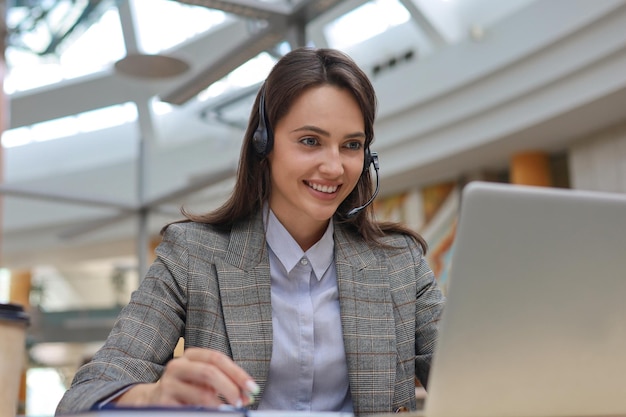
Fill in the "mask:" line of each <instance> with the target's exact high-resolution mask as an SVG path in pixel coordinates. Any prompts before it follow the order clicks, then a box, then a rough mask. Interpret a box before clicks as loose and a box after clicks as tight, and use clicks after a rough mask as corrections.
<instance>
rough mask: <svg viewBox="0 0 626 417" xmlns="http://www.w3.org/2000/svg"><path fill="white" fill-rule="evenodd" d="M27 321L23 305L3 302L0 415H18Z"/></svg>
mask: <svg viewBox="0 0 626 417" xmlns="http://www.w3.org/2000/svg"><path fill="white" fill-rule="evenodd" d="M28 324H29V316H28V314H27V313H26V312H25V311H24V308H23V307H22V306H21V305H18V304H2V303H0V376H1V377H2V381H1V382H0V417H15V415H16V414H17V404H18V395H19V388H20V380H21V376H22V372H23V367H24V357H25V348H26V328H27V327H28Z"/></svg>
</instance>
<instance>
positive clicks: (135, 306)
mask: <svg viewBox="0 0 626 417" xmlns="http://www.w3.org/2000/svg"><path fill="white" fill-rule="evenodd" d="M185 231H186V228H185V227H184V225H177V224H174V225H171V226H169V227H168V228H167V229H166V232H165V234H164V236H163V239H162V242H161V244H160V245H159V246H158V247H157V249H156V254H157V259H156V260H155V261H154V263H153V264H152V265H151V266H150V268H149V270H148V273H147V274H146V277H145V278H144V279H143V280H142V281H141V283H140V285H139V288H138V289H137V290H136V291H134V292H133V294H132V296H131V300H130V302H129V303H128V305H126V306H125V307H124V308H123V309H122V311H121V313H120V315H119V317H118V318H117V320H116V323H115V325H114V327H113V329H112V331H111V332H110V334H109V336H108V338H107V340H106V342H105V344H104V345H103V347H102V348H101V349H100V350H99V351H98V352H97V353H96V354H95V355H94V357H93V358H92V360H91V361H90V362H89V363H87V364H86V365H84V366H82V367H81V368H80V369H79V370H78V372H77V373H76V375H75V377H74V379H73V381H72V384H71V386H70V388H69V389H68V390H67V391H66V393H65V395H64V396H63V398H62V399H61V401H60V403H59V405H58V407H57V410H56V414H57V415H60V414H70V413H77V412H81V411H85V410H89V409H91V408H92V407H93V406H94V405H96V404H97V403H99V402H100V401H103V400H105V399H107V398H109V397H110V396H111V395H113V394H115V393H116V392H119V391H120V390H122V389H124V388H125V387H128V386H129V385H132V384H136V383H141V382H154V381H157V380H158V379H159V378H160V376H161V373H162V372H163V369H164V366H165V364H166V363H167V362H168V361H169V360H170V359H171V358H172V355H173V352H174V348H175V346H176V344H177V343H178V340H179V338H180V337H181V336H182V335H183V333H184V327H185V314H186V313H185V306H186V304H187V278H188V273H187V271H188V262H189V256H188V252H189V250H188V247H187V244H186V242H187V239H186V236H185V234H186V233H185Z"/></svg>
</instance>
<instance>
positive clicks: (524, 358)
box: [423, 182, 626, 417]
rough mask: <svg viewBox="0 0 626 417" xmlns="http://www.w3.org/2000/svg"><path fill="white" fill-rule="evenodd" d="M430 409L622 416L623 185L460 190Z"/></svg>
mask: <svg viewBox="0 0 626 417" xmlns="http://www.w3.org/2000/svg"><path fill="white" fill-rule="evenodd" d="M452 250H453V252H452V257H451V265H450V278H449V287H448V293H447V295H448V301H447V304H446V309H445V311H444V314H443V316H442V320H441V330H440V338H439V339H438V344H437V346H436V349H435V355H434V358H433V364H432V368H431V374H430V379H429V385H428V396H427V398H426V401H425V405H424V410H423V414H425V415H426V417H553V416H609V415H626V194H611V193H600V192H587V191H579V190H567V189H555V188H547V187H533V186H520V185H510V184H500V183H485V182H473V183H469V184H468V185H466V186H465V187H464V189H463V192H462V197H461V208H460V214H459V223H458V228H457V235H456V238H455V243H454V246H453V249H452Z"/></svg>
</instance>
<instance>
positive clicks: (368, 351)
mask: <svg viewBox="0 0 626 417" xmlns="http://www.w3.org/2000/svg"><path fill="white" fill-rule="evenodd" d="M349 233H350V232H349V231H348V230H346V229H345V228H344V227H342V226H341V225H340V224H338V223H335V262H336V267H337V284H338V287H339V300H340V306H341V324H342V327H343V338H344V345H345V350H346V360H347V362H348V374H349V379H350V390H351V393H352V401H353V404H354V411H355V413H357V414H363V413H373V412H380V411H381V410H391V407H392V401H393V391H394V385H395V376H396V355H395V352H396V336H395V321H394V312H393V304H392V300H391V294H390V290H389V283H388V281H387V280H386V279H385V277H386V276H387V268H386V266H385V265H381V264H380V262H379V261H378V259H377V258H376V256H375V255H374V253H373V252H372V250H371V249H370V248H369V247H368V246H367V245H366V244H365V243H364V242H362V240H361V239H355V238H354V236H349ZM372 392H373V395H372Z"/></svg>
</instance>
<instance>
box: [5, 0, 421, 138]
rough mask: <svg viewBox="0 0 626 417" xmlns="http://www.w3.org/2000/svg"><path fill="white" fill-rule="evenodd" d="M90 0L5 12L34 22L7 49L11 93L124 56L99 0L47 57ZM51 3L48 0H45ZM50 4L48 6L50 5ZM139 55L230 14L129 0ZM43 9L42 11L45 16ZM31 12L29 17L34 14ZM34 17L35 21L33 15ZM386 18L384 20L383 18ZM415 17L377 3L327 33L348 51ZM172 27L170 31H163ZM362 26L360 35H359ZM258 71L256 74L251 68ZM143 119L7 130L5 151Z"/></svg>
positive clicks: (234, 82)
mask: <svg viewBox="0 0 626 417" xmlns="http://www.w3.org/2000/svg"><path fill="white" fill-rule="evenodd" d="M85 2H86V0H84V1H82V3H81V1H79V0H59V1H57V2H56V3H57V4H56V7H54V8H52V7H51V6H48V9H50V10H48V16H47V19H46V20H43V19H42V20H41V21H36V20H35V19H33V18H32V15H33V14H34V13H33V10H32V9H31V8H30V7H28V3H27V2H26V3H25V2H16V4H15V6H14V7H10V8H9V9H8V11H7V24H8V26H9V30H11V29H15V28H16V27H18V26H19V25H20V24H21V25H24V21H25V20H28V23H29V25H30V30H28V31H25V32H24V33H22V34H21V38H20V40H19V42H9V46H8V47H7V50H6V62H7V75H6V78H5V80H4V90H5V92H6V93H7V94H8V95H11V94H13V93H16V92H19V91H25V90H30V89H33V88H37V87H42V86H46V85H51V84H54V83H58V82H62V81H64V80H69V79H72V78H76V77H81V76H85V75H88V74H91V73H95V72H99V71H106V70H108V69H109V68H111V66H112V65H113V63H115V62H116V61H118V60H120V59H121V58H123V57H124V56H125V55H126V48H125V42H124V36H123V30H122V25H121V22H120V15H119V12H118V7H117V5H116V2H110V1H109V2H101V4H100V7H101V8H102V10H101V11H100V13H99V15H98V18H97V20H95V21H93V22H89V25H88V26H87V27H85V28H84V31H83V32H82V33H80V34H72V36H70V37H68V39H65V40H64V41H63V43H62V44H60V45H59V47H58V48H57V50H56V51H55V52H53V53H47V54H42V53H41V51H42V50H44V49H45V47H46V45H47V44H49V43H50V42H51V38H53V37H54V35H55V33H54V32H55V30H57V31H58V29H59V27H61V26H63V25H64V24H65V25H67V23H66V22H64V19H65V20H68V15H70V12H71V11H72V10H71V7H72V6H73V7H74V8H75V9H77V8H79V6H80V7H85ZM43 3H46V2H43ZM48 4H50V2H48ZM130 6H131V11H132V14H133V16H134V26H135V31H136V37H137V44H138V47H139V50H140V51H141V52H143V53H146V54H157V53H161V52H163V51H167V50H168V49H169V48H172V47H174V46H176V45H178V44H180V43H182V42H185V41H187V40H189V39H191V38H193V37H195V36H197V35H199V34H202V33H203V32H205V31H207V30H209V29H210V28H211V27H213V26H215V25H218V24H220V23H222V22H224V21H225V20H226V19H227V15H226V14H225V13H224V12H222V11H219V10H212V9H208V8H205V7H200V6H191V5H187V4H182V3H178V2H175V1H172V0H130ZM40 12H41V11H40ZM29 14H30V15H29ZM29 16H30V17H29ZM381 16H386V18H385V19H381ZM409 17H410V16H409V13H408V12H407V10H406V9H405V8H404V7H403V6H401V5H400V3H399V2H398V1H397V0H373V1H371V2H368V3H366V4H364V5H363V6H361V7H358V8H357V9H354V10H352V11H351V12H349V13H347V14H345V15H343V16H341V17H340V18H338V19H336V20H335V21H333V22H331V23H330V24H328V25H326V27H325V29H324V32H325V33H324V34H325V36H326V37H327V39H328V44H329V46H331V47H336V48H339V49H342V48H346V47H349V46H351V45H354V44H356V43H359V42H363V41H364V40H366V39H368V38H370V37H372V36H375V35H377V34H379V33H381V32H383V31H385V30H386V29H388V28H390V27H392V26H395V25H398V24H401V23H403V22H405V21H407V20H408V19H409ZM164 27H168V28H169V29H168V30H167V31H165V30H163V28H164ZM355 29H356V30H355ZM274 63H275V58H274V57H272V56H271V55H269V54H266V53H262V54H260V55H259V56H257V57H256V58H254V59H253V60H251V61H249V62H248V63H246V64H244V65H243V66H241V67H240V68H238V69H236V70H234V71H233V72H232V73H231V74H229V75H228V76H227V77H225V78H224V79H223V80H221V81H220V82H217V83H214V84H213V85H212V86H211V87H209V88H208V89H207V90H205V91H204V92H202V93H200V94H199V96H198V99H199V100H206V99H209V98H211V97H216V96H218V95H220V94H222V93H224V92H226V91H229V90H233V89H237V88H241V87H246V86H249V85H252V84H255V83H258V82H260V81H261V80H262V79H263V77H264V76H263V75H259V74H264V73H267V72H268V71H269V69H270V68H271V67H272V66H273V64H274ZM251 68H253V70H252V69H251ZM154 107H155V113H156V114H159V113H163V112H166V111H169V110H171V109H170V107H169V106H168V105H165V104H164V103H158V102H156V103H154ZM136 118H137V110H136V108H135V106H134V105H133V103H126V104H123V105H118V106H113V107H111V108H105V109H101V110H96V111H91V112H88V113H84V114H79V115H76V116H71V117H65V118H62V119H58V120H53V121H48V122H44V123H39V124H37V125H33V126H28V127H21V128H17V129H10V130H7V131H5V132H4V133H3V136H2V144H3V146H5V147H13V146H20V145H25V144H28V143H31V142H36V141H43V140H50V139H55V138H59V137H66V136H68V135H72V134H75V133H80V132H86V131H89V130H94V127H95V128H104V127H110V126H115V125H118V124H123V123H128V122H129V121H134V120H136Z"/></svg>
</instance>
